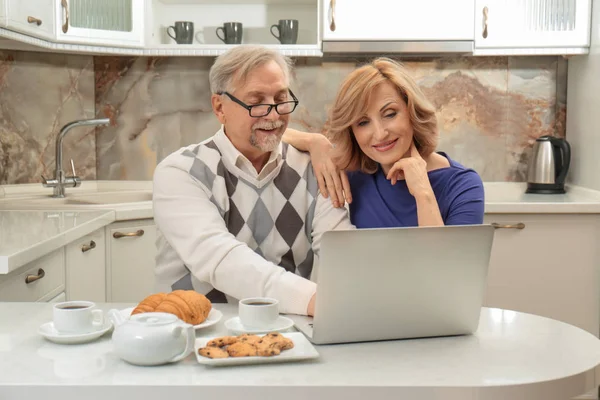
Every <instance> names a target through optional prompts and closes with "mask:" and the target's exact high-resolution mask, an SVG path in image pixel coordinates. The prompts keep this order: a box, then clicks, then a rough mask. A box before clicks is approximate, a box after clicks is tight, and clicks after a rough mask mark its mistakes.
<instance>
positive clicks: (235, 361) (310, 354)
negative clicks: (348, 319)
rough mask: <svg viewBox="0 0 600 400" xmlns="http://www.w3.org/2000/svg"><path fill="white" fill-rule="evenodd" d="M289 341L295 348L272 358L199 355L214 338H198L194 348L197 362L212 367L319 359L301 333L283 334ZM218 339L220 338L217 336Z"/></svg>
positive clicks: (315, 350)
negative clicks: (199, 351)
mask: <svg viewBox="0 0 600 400" xmlns="http://www.w3.org/2000/svg"><path fill="white" fill-rule="evenodd" d="M282 335H283V336H285V337H286V338H288V339H291V340H292V341H293V342H294V348H293V349H289V350H284V351H282V352H281V354H279V355H278V356H272V357H227V358H208V357H203V356H201V355H200V354H198V349H200V348H202V347H204V346H206V343H208V341H209V340H212V339H214V337H212V338H198V339H196V345H195V346H194V352H195V353H196V360H198V362H199V363H200V364H203V365H210V366H227V365H245V364H269V363H280V362H293V361H301V360H311V359H315V358H318V357H319V353H318V352H317V349H315V347H314V346H313V345H312V344H311V343H310V342H309V341H308V339H306V337H305V336H304V334H302V333H300V332H290V333H282ZM215 337H218V336H215Z"/></svg>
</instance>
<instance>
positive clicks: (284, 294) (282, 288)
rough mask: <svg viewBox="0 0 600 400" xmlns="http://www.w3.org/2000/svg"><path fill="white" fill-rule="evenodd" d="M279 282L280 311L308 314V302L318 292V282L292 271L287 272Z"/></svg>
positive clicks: (283, 312)
mask: <svg viewBox="0 0 600 400" xmlns="http://www.w3.org/2000/svg"><path fill="white" fill-rule="evenodd" d="M278 283H279V284H278V285H277V292H278V293H277V297H276V298H277V299H279V312H280V313H282V314H298V315H306V311H307V310H308V303H310V299H311V298H312V297H313V295H314V294H315V293H316V292H317V284H316V283H314V282H311V281H309V280H308V279H305V278H302V277H301V276H298V275H296V274H292V273H291V272H286V273H285V274H284V275H283V276H282V277H281V280H280V281H279V282H278Z"/></svg>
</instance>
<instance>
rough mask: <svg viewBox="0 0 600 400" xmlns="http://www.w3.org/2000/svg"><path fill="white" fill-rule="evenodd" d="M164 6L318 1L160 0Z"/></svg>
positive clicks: (312, 0)
mask: <svg viewBox="0 0 600 400" xmlns="http://www.w3.org/2000/svg"><path fill="white" fill-rule="evenodd" d="M158 1H159V2H161V3H163V4H169V5H173V4H175V5H176V4H187V5H190V4H191V5H199V4H284V5H285V4H290V3H293V4H314V5H316V4H317V0H218V1H215V0H158Z"/></svg>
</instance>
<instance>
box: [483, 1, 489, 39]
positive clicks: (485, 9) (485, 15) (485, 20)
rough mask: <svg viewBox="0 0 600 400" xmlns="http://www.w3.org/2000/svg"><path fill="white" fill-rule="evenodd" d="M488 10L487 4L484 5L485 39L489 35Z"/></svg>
mask: <svg viewBox="0 0 600 400" xmlns="http://www.w3.org/2000/svg"><path fill="white" fill-rule="evenodd" d="M488 11H489V9H488V8H487V6H485V7H483V32H482V34H481V36H483V38H484V39H487V37H488Z"/></svg>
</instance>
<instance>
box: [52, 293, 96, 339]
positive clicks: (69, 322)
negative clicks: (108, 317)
mask: <svg viewBox="0 0 600 400" xmlns="http://www.w3.org/2000/svg"><path fill="white" fill-rule="evenodd" d="M95 307H96V304H95V303H92V302H91V301H66V302H62V303H57V304H55V305H54V309H53V323H54V328H55V329H56V330H57V331H58V332H59V333H64V334H70V335H77V334H84V333H90V332H95V331H97V330H99V329H101V328H102V327H103V326H104V313H103V312H102V310H96V309H95Z"/></svg>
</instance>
